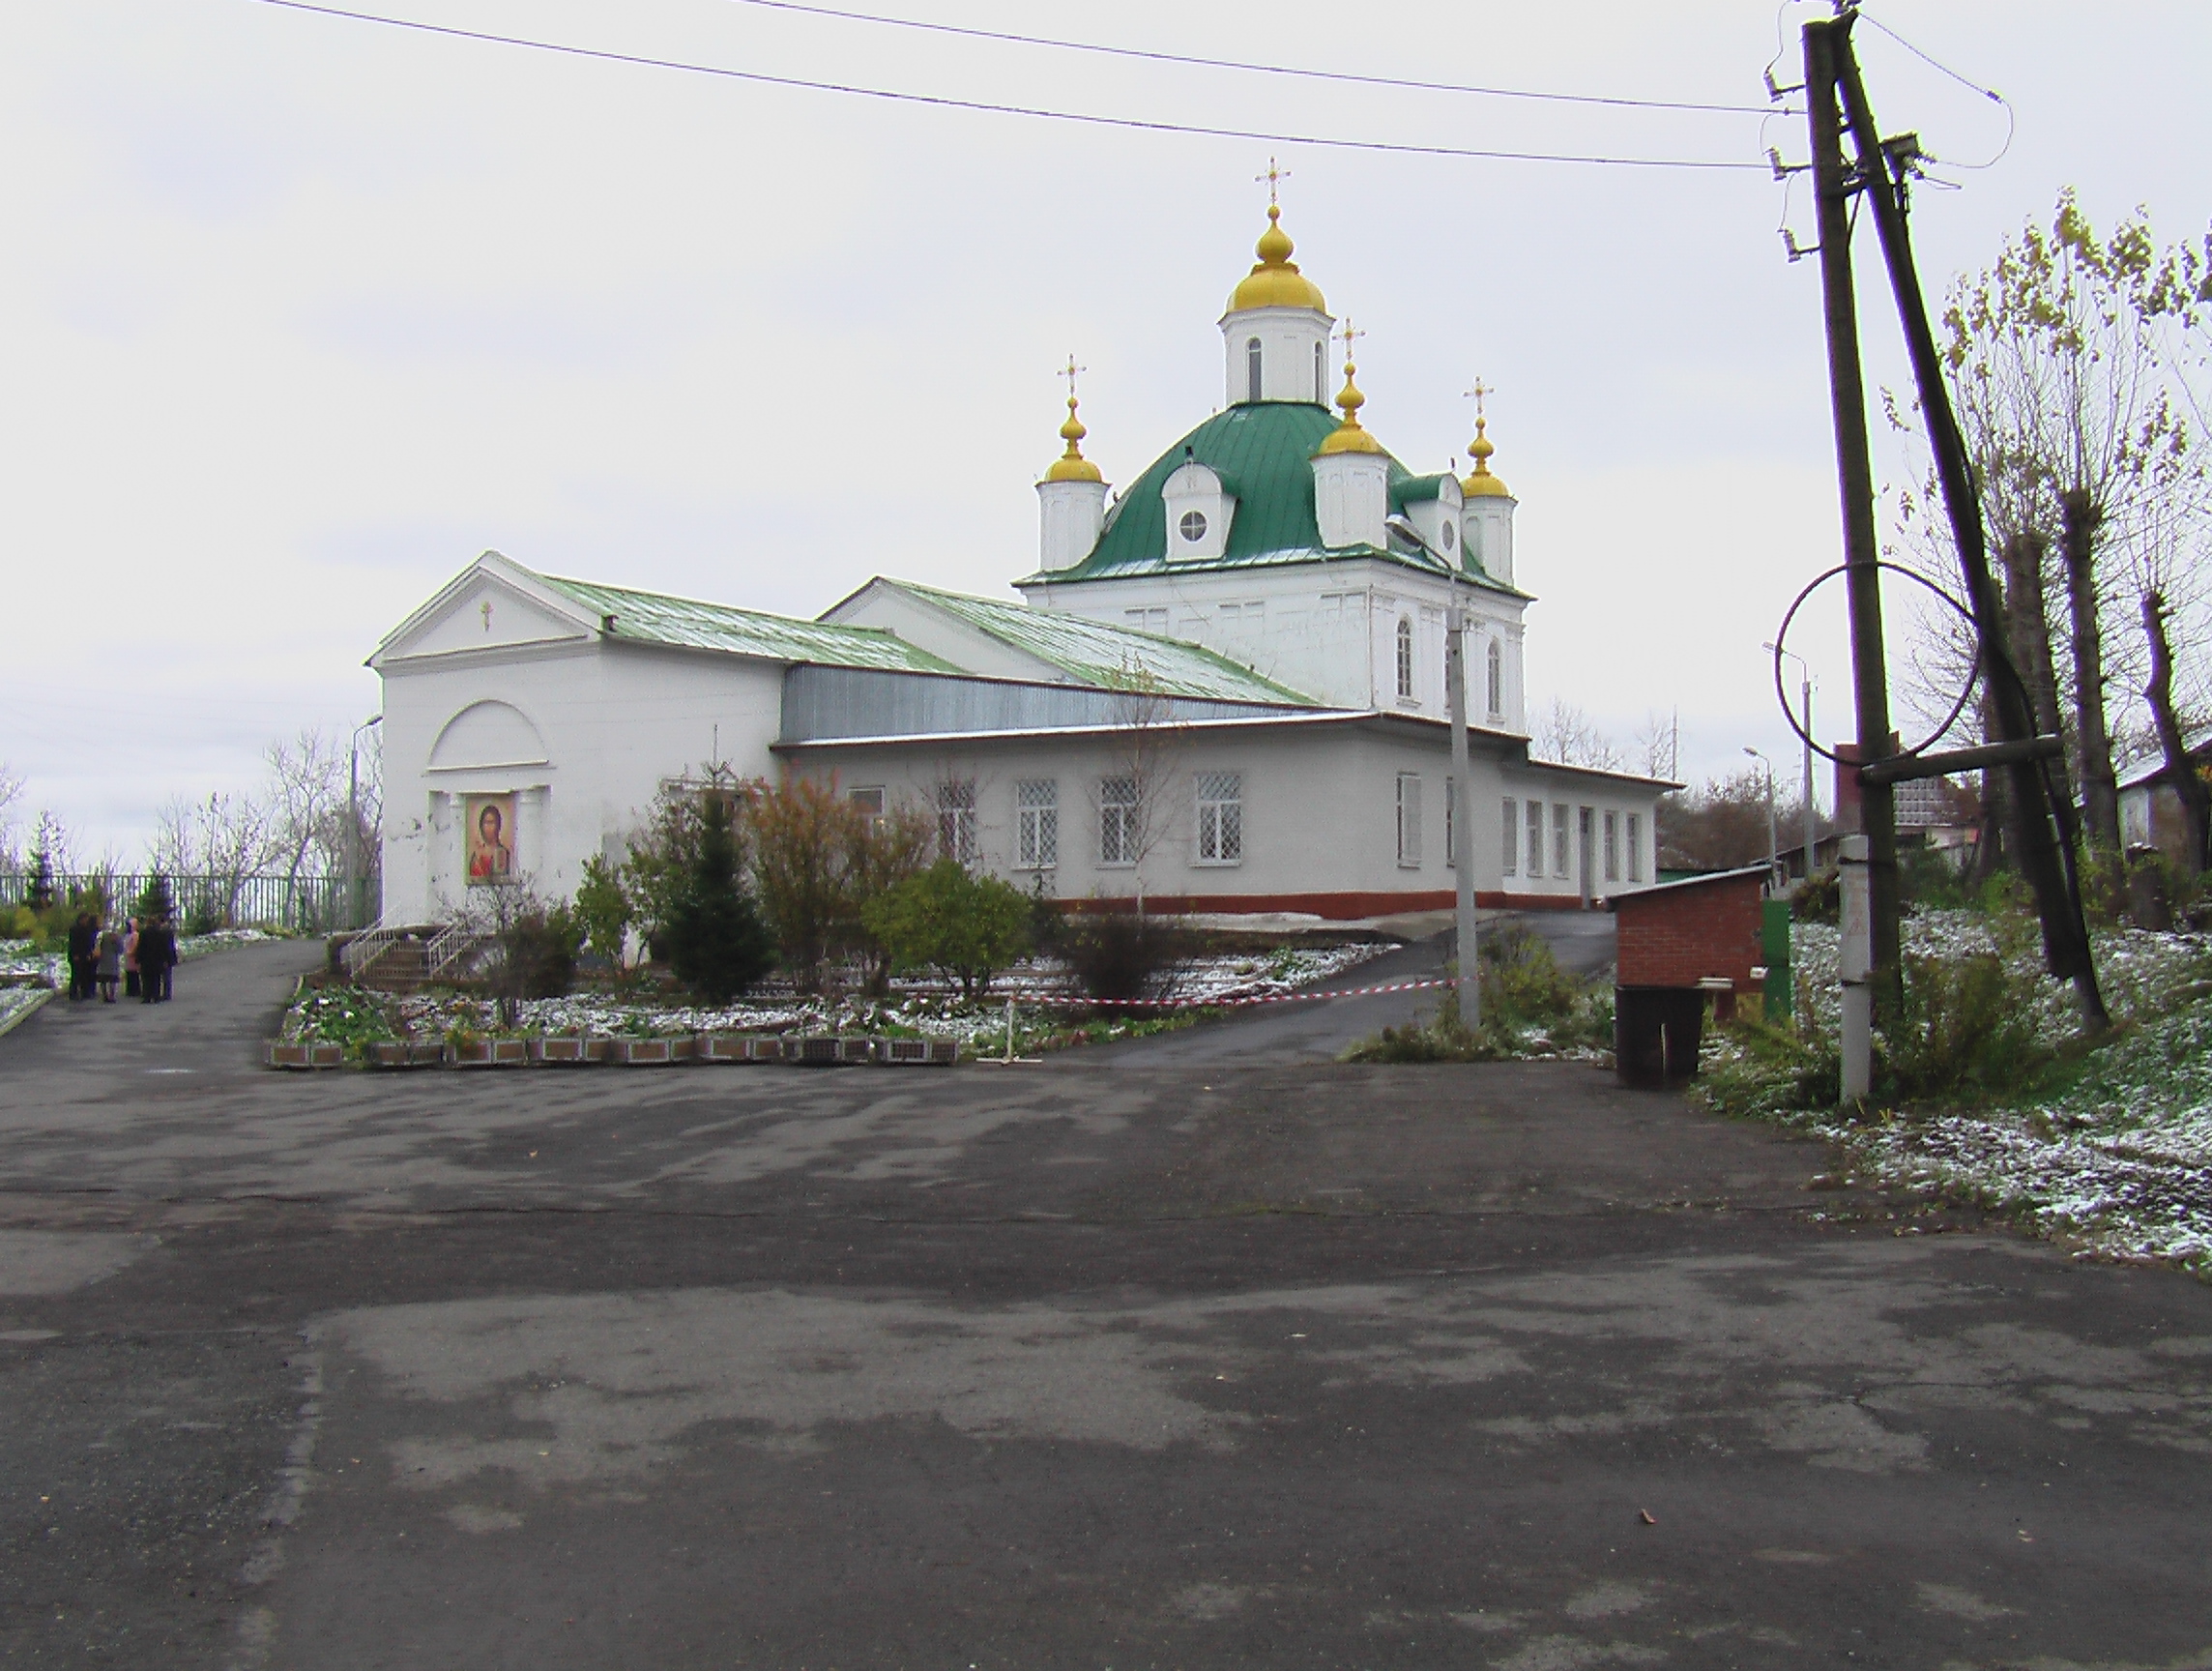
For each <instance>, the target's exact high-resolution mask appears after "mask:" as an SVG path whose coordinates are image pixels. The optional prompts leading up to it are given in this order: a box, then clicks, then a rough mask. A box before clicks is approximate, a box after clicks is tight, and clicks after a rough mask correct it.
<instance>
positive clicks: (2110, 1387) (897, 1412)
mask: <svg viewBox="0 0 2212 1671" xmlns="http://www.w3.org/2000/svg"><path fill="white" fill-rule="evenodd" d="M305 955H306V953H305V952H304V951H303V950H302V949H299V948H287V947H276V948H268V949H258V950H251V951H247V952H241V953H230V954H226V955H225V956H223V957H220V958H217V959H212V960H209V961H207V962H203V963H194V964H191V965H188V966H187V967H186V968H185V969H184V970H183V971H180V978H179V982H178V1002H177V1003H176V1004H175V1005H174V1006H172V1007H170V1008H168V1009H166V1010H160V1009H156V1010H152V1011H143V1010H126V1009H119V1010H117V1011H101V1010H97V1009H96V1010H93V1011H85V1010H84V1009H83V1008H82V1007H71V1006H68V1005H66V1004H63V1003H56V1004H52V1005H49V1006H47V1008H46V1009H45V1010H44V1011H42V1012H41V1013H40V1014H39V1015H37V1016H35V1017H33V1019H32V1020H31V1021H30V1022H29V1023H27V1024H26V1025H25V1026H24V1027H22V1028H21V1029H19V1030H18V1031H17V1032H16V1033H15V1034H13V1035H11V1036H9V1037H7V1038H5V1039H0V1423H4V1431H5V1432H6V1434H7V1435H8V1442H7V1444H6V1445H5V1447H4V1448H0V1659H5V1660H6V1661H7V1662H8V1663H11V1664H14V1663H22V1664H26V1665H34V1664H43V1665H117V1666H164V1667H165V1666H188V1667H196V1666H238V1667H357V1666H358V1667H369V1666H378V1667H385V1666H389V1667H408V1668H415V1667H444V1666H467V1667H472V1668H473V1667H487V1666H488V1667H518V1668H519V1667H531V1668H534V1671H535V1668H542V1667H585V1666H590V1667H602V1666H639V1667H655V1668H658V1667H694V1666H697V1667H707V1666H714V1667H726V1666H757V1667H776V1668H790V1667H801V1668H811V1671H829V1668H833V1667H847V1668H853V1667H874V1666H888V1667H903V1666H911V1667H948V1668H951V1671H960V1668H963V1667H971V1666H973V1667H1009V1668H1010V1667H1036V1666H1055V1667H1058V1666H1084V1667H1116V1668H1120V1671H1136V1668H1139V1667H1152V1666H1157V1667H1171V1666H1179V1667H1197V1666H1216V1665H1239V1666H1243V1665H1249V1666H1329V1667H1339V1666H1342V1667H1351V1666H1361V1667H1365V1666H1412V1665H1449V1666H1478V1665H1493V1666H1499V1667H1514V1668H1518V1671H1538V1668H1543V1667H1583V1666H1615V1665H1619V1666H1644V1665H1669V1666H1727V1665H1745V1666H1755V1665H1756V1666H1766V1665H1788V1666H1797V1665H1826V1664H1834V1665H1839V1666H1843V1665H1866V1666H1875V1665H1879V1666H1927V1667H1962V1668H1963V1667H1981V1668H1994V1667H2027V1666H2039V1667H2045V1668H2047V1671H2066V1668H2073V1671H2085V1668H2087V1667H2105V1668H2108V1671H2120V1668H2122V1667H2136V1668H2139V1671H2140V1668H2148V1667H2160V1668H2166V1671H2176V1668H2184V1667H2192V1666H2197V1667H2203V1666H2212V1591H2208V1586H2207V1585H2206V1582H2205V1578H2204V1574H2205V1572H2206V1571H2207V1570H2208V1569H2212V1518H2208V1516H2207V1515H2206V1513H2205V1505H2206V1503H2207V1502H2212V1289H2207V1288H2206V1287H2204V1286H2201V1285H2199V1284H2197V1283H2196V1282H2193V1281H2191V1280H2189V1279H2188V1278H2185V1277H2182V1276H2179V1275H2174V1274H2171V1273H2168V1272H2163V1271H2157V1270H2131V1269H2117V1268H2113V1267H2110V1266H2100V1265H2091V1264H2084V1263H2076V1262H2072V1261H2069V1260H2068V1259H2066V1258H2065V1257H2063V1256H2062V1255H2061V1254H2059V1253H2057V1252H2054V1251H2052V1250H2051V1249H2049V1248H2046V1247H2042V1246H2036V1245H2033V1244H2029V1243H2026V1242H2023V1241H2021V1240H2019V1239H2018V1238H2016V1237H2014V1236H2013V1235H2011V1234H2010V1233H2009V1232H2007V1231H2005V1230H2003V1229H2001V1228H1997V1227H1992V1226H1984V1225H1980V1224H1977V1223H1975V1222H1973V1221H1972V1220H1971V1219H1970V1218H1965V1217H1958V1216H1949V1215H1932V1216H1922V1217H1915V1216H1913V1212H1912V1210H1911V1209H1909V1208H1907V1207H1904V1206H1900V1205H1899V1204H1896V1203H1893V1202H1889V1201H1885V1200H1883V1199H1882V1198H1881V1197H1879V1196H1877V1195H1875V1194H1872V1193H1870V1192H1867V1191H1864V1190H1860V1189H1857V1188H1850V1187H1845V1188H1834V1189H1831V1188H1824V1187H1823V1188H1814V1189H1809V1188H1808V1187H1807V1185H1808V1183H1809V1181H1811V1180H1812V1179H1813V1178H1814V1177H1815V1175H1816V1174H1819V1173H1822V1172H1824V1170H1825V1169H1826V1166H1827V1161H1828V1158H1827V1157H1826V1156H1825V1155H1824V1154H1823V1153H1822V1152H1820V1151H1819V1149H1817V1148H1812V1147H1808V1146H1806V1145H1802V1144H1798V1143H1794V1142H1791V1141H1788V1140H1785V1139H1783V1138H1781V1137H1779V1136H1777V1135H1775V1134H1774V1133H1772V1132H1770V1131H1768V1130H1765V1129H1759V1128H1750V1127H1741V1126H1735V1125H1731V1124H1728V1123H1724V1122H1719V1121H1714V1120H1711V1119H1707V1118H1704V1117H1702V1116H1699V1115H1697V1114H1695V1113H1694V1112H1692V1111H1690V1110H1689V1109H1687V1108H1686V1107H1685V1106H1684V1105H1683V1104H1682V1103H1681V1102H1680V1101H1679V1100H1677V1099H1672V1098H1665V1097H1659V1096H1650V1095H1637V1094H1630V1093H1626V1092H1622V1091H1619V1090H1617V1089H1615V1087H1614V1086H1613V1085H1612V1084H1611V1083H1610V1081H1609V1079H1608V1078H1607V1077H1606V1076H1605V1075H1603V1074H1600V1073H1598V1072H1596V1071H1594V1070H1589V1069H1586V1068H1578V1067H1571V1066H1550V1065H1524V1066H1495V1067H1466V1068H1449V1069H1417V1068H1396V1069H1383V1068H1350V1067H1344V1066H1340V1065H1337V1064H1334V1063H1331V1062H1327V1061H1324V1060H1322V1059H1319V1058H1318V1057H1313V1056H1299V1055H1296V1054H1295V1053H1291V1052H1288V1051H1286V1052H1284V1053H1282V1054H1280V1055H1269V1054H1267V1053H1264V1052H1263V1053H1260V1054H1256V1055H1252V1056H1249V1057H1242V1058H1239V1059H1237V1060H1235V1061H1223V1062H1217V1063H1207V1062H1193V1061H1179V1060H1176V1059H1174V1058H1173V1057H1170V1056H1167V1055H1166V1054H1164V1053H1162V1054H1161V1055H1158V1056H1155V1057H1152V1058H1148V1057H1146V1056H1145V1055H1144V1054H1143V1053H1141V1052H1137V1051H1125V1052H1095V1053H1087V1052H1074V1053H1071V1054H1069V1055H1067V1056H1064V1057H1062V1058H1058V1059H1055V1060H1054V1061H1052V1062H1050V1063H1048V1064H1046V1065H1043V1066H1040V1067H1031V1068H1020V1067H1016V1068H1011V1069H989V1068H980V1067H977V1068H964V1069H958V1070H949V1071H945V1070H939V1071H928V1070H911V1071H905V1072H901V1071H896V1070H846V1071H838V1070H824V1071H812V1072H809V1071H801V1070H780V1069H771V1068H759V1069H754V1068H684V1069H674V1070H611V1069H598V1070H573V1071H568V1072H562V1071H551V1070H547V1071H528V1070H523V1071H484V1072H478V1073H449V1072H432V1073H422V1074H409V1075H398V1076H392V1077H387V1078H371V1077H367V1076H364V1075H359V1074H346V1075H318V1076H295V1077H280V1076H277V1075H274V1074H269V1073H266V1072H261V1071H258V1070H254V1069H252V1068H251V1067H250V1066H249V1065H248V1064H249V1062H250V1059H251V1057H250V1052H251V1045H252V1041H253V1040H254V1039H255V1038H257V1037H258V1036H259V1035H260V1034H261V1033H262V1031H263V1030H264V1029H265V1028H266V1026H267V1025H268V1023H269V1021H270V1020H271V1019H272V1018H273V1017H274V1014H275V1013H276V1011H277V1006H278V1005H279V1003H280V1002H281V999H282V997H283V995H284V993H285V991H286V990H287V989H288V986H289V981H290V975H291V972H292V970H293V969H294V968H295V967H296V966H297V964H298V963H299V962H300V961H301V960H302V958H303V957H304V956H305Z"/></svg>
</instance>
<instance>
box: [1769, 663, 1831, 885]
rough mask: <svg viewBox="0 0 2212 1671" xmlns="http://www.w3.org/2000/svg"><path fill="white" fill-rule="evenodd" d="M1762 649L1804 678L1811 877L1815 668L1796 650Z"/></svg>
mask: <svg viewBox="0 0 2212 1671" xmlns="http://www.w3.org/2000/svg"><path fill="white" fill-rule="evenodd" d="M1760 648H1761V649H1762V650H1765V651H1768V652H1770V653H1772V654H1773V655H1776V656H1787V657H1789V658H1790V660H1792V661H1794V662H1796V663H1797V671H1798V672H1799V674H1801V675H1802V676H1803V681H1804V682H1803V684H1802V685H1801V686H1800V687H1799V689H1801V690H1802V691H1803V692H1804V698H1805V735H1804V736H1803V737H1801V738H1799V739H1798V741H1799V742H1801V743H1803V744H1804V745H1805V806H1804V814H1805V874H1806V876H1807V877H1810V876H1811V875H1812V874H1813V841H1814V835H1815V832H1816V829H1817V826H1818V823H1819V806H1817V805H1816V804H1815V802H1814V800H1813V668H1812V666H1811V664H1810V663H1809V662H1807V661H1806V660H1805V658H1804V657H1802V656H1800V655H1798V654H1797V652H1796V651H1794V650H1785V649H1783V648H1782V646H1781V645H1779V644H1762V645H1761V646H1760Z"/></svg>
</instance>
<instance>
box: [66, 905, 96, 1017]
mask: <svg viewBox="0 0 2212 1671" xmlns="http://www.w3.org/2000/svg"><path fill="white" fill-rule="evenodd" d="M99 955H100V919H99V918H97V917H95V916H94V915H93V914H92V913H91V912H90V911H79V912H78V913H77V914H76V921H75V922H74V923H71V924H70V931H69V969H70V996H71V997H72V998H90V997H91V996H92V971H93V965H94V964H95V962H96V961H97V960H98V958H99Z"/></svg>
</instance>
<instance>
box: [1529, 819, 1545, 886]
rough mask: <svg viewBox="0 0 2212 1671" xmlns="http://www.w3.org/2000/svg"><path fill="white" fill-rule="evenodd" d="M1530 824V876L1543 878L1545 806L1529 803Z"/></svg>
mask: <svg viewBox="0 0 2212 1671" xmlns="http://www.w3.org/2000/svg"><path fill="white" fill-rule="evenodd" d="M1526 810H1527V814H1528V874H1529V875H1531V876H1534V877H1538V878H1541V877H1542V876H1543V874H1544V804H1543V802H1541V801H1530V802H1528V803H1527V806H1526Z"/></svg>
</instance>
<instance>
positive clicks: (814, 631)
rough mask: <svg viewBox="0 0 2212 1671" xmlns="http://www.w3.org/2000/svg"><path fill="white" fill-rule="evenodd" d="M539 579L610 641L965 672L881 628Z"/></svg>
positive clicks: (545, 577)
mask: <svg viewBox="0 0 2212 1671" xmlns="http://www.w3.org/2000/svg"><path fill="white" fill-rule="evenodd" d="M538 578H539V579H540V580H542V581H544V582H545V584H546V585H548V586H550V587H552V588H553V590H554V591H556V592H559V593H561V594H562V595H563V596H564V597H567V598H571V599H573V600H574V601H576V602H578V603H581V604H582V605H583V606H584V607H585V608H587V609H589V610H590V611H591V612H592V613H593V614H595V615H597V616H598V617H599V619H600V622H601V630H603V631H605V632H606V634H607V635H608V636H609V637H612V638H630V639H636V640H639V641H641V642H644V643H648V644H680V645H684V646H688V647H689V648H691V649H695V650H721V651H726V652H728V653H729V654H732V655H737V656H758V657H760V658H762V659H763V660H769V661H790V662H812V663H814V664H816V665H818V666H824V667H883V668H889V669H892V670H903V671H906V672H910V673H957V672H959V671H960V669H959V668H957V667H955V666H953V665H952V663H951V662H949V661H946V660H941V659H939V658H938V657H935V656H932V655H931V654H930V653H929V652H928V651H926V650H921V649H917V648H916V647H915V646H914V645H912V644H909V643H908V642H907V641H906V640H905V639H903V638H901V637H899V636H897V634H895V633H891V632H887V631H885V630H883V629H882V628H880V627H837V626H831V625H829V624H828V623H825V622H821V621H796V620H793V619H792V618H791V617H789V616H786V615H766V614H762V613H760V612H759V611H757V610H752V609H732V608H730V607H729V606H728V605H727V604H722V603H702V602H699V601H696V600H695V599H690V598H670V597H667V596H664V595H663V594H661V593H658V592H633V591H631V590H630V589H629V588H628V587H626V586H598V585H594V584H593V583H592V582H590V581H587V580H563V579H560V578H558V577H556V576H554V575H551V574H540V575H538Z"/></svg>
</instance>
